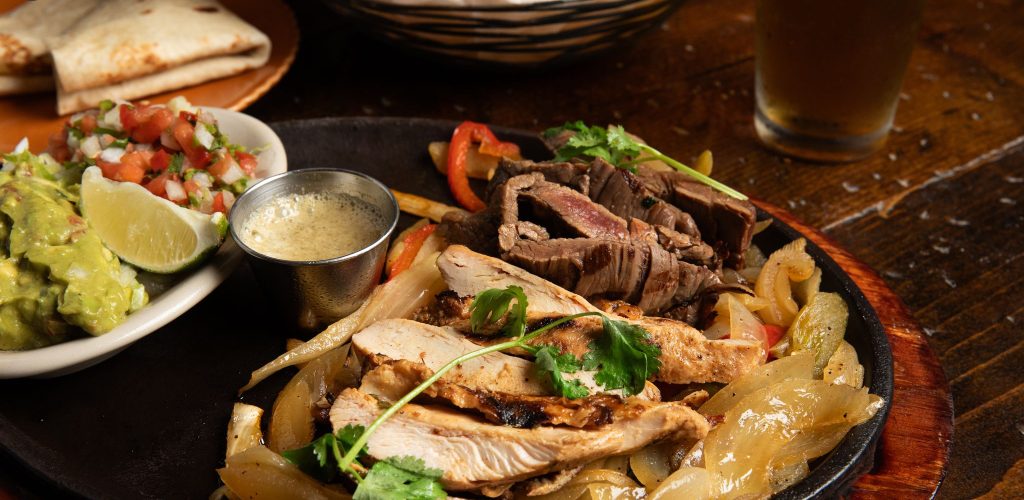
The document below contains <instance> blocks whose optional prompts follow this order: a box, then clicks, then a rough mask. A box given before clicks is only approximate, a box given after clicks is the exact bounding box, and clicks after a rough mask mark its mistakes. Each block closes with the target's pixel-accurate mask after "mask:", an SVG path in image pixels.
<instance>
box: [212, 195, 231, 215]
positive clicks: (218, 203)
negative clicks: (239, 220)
mask: <svg viewBox="0 0 1024 500" xmlns="http://www.w3.org/2000/svg"><path fill="white" fill-rule="evenodd" d="M213 211H214V212H220V213H227V212H228V207H227V206H226V205H225V204H224V192H223V191H218V192H217V195H216V196H214V197H213Z"/></svg>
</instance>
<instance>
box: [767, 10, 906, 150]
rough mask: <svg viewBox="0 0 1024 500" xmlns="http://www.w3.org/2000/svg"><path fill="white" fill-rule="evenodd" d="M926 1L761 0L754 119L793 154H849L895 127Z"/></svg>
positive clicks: (773, 143)
mask: <svg viewBox="0 0 1024 500" xmlns="http://www.w3.org/2000/svg"><path fill="white" fill-rule="evenodd" d="M923 5H924V0H758V1H757V55H756V95H757V109H756V113H755V119H754V123H755V126H756V128H757V132H758V136H759V137H760V138H761V140H762V141H763V142H765V143H766V144H767V145H768V146H770V147H772V148H774V149H777V150H780V151H782V152H784V153H787V154H791V155H793V156H798V157H803V158H808V159H813V160H825V161H849V160H855V159H859V158H862V157H864V156H867V155H868V154H870V153H872V152H874V151H876V150H878V149H879V148H881V146H882V145H883V144H884V143H885V138H886V136H887V135H888V133H889V129H890V128H891V127H892V119H893V115H894V114H895V113H896V103H897V101H898V99H899V94H900V86H901V84H902V82H903V74H904V73H905V72H906V68H907V61H908V60H909V59H910V51H911V49H912V48H913V45H914V40H915V38H916V35H917V28H918V25H919V24H920V19H921V9H922V7H923Z"/></svg>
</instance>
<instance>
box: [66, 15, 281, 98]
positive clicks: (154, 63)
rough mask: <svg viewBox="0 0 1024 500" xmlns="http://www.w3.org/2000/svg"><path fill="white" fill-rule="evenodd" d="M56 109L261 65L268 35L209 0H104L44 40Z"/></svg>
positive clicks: (154, 90) (168, 87)
mask: <svg viewBox="0 0 1024 500" xmlns="http://www.w3.org/2000/svg"><path fill="white" fill-rule="evenodd" d="M49 45H50V47H51V50H52V56H53V67H54V71H55V74H56V79H57V112H58V113H59V114H66V113H71V112H74V111H79V110H82V109H86V108H89V107H93V106H95V105H96V103H97V102H99V101H101V100H103V99H135V98H139V97H143V96H146V95H150V94H156V93H159V92H164V91H167V90H172V89H176V88H179V87H185V86H189V85H195V84H198V83H202V82H205V81H209V80H214V79H217V78H223V77H226V76H230V75H233V74H236V73H241V72H242V71H245V70H248V69H251V68H257V67H259V66H262V65H264V64H266V62H267V59H268V58H269V57H270V39H269V38H267V36H266V35H265V34H263V33H262V32H261V31H259V30H258V29H256V28H254V27H253V26H251V25H249V24H248V23H246V22H245V21H243V20H242V19H240V18H239V17H238V16H236V15H234V14H233V13H231V11H229V10H227V9H226V8H224V7H223V6H222V5H220V4H219V3H217V2H215V1H210V0H107V1H103V2H101V3H100V4H99V5H98V6H96V7H95V8H94V9H92V10H91V11H89V13H88V14H87V15H85V16H84V17H83V18H82V19H81V20H79V21H78V22H77V23H75V24H74V25H72V26H71V27H70V28H69V29H68V30H67V31H66V32H64V34H62V35H61V36H59V37H57V38H55V39H51V40H49Z"/></svg>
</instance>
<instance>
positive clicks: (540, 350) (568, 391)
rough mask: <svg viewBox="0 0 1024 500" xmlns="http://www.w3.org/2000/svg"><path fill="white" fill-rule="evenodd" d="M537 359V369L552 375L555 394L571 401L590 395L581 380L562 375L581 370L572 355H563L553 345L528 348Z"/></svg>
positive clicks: (535, 360)
mask: <svg viewBox="0 0 1024 500" xmlns="http://www.w3.org/2000/svg"><path fill="white" fill-rule="evenodd" d="M527 350H528V351H531V352H532V353H533V355H534V357H535V359H534V362H535V363H536V364H537V369H539V370H540V371H542V372H547V373H549V374H551V385H552V386H554V388H555V392H556V393H558V394H560V395H562V396H565V397H567V398H569V399H579V398H582V397H586V396H588V395H589V394H590V391H589V390H587V388H586V387H584V386H583V384H581V383H580V381H579V380H575V379H574V380H571V381H570V380H566V379H565V378H563V377H562V373H575V372H577V371H579V369H580V362H579V360H578V359H576V356H573V355H572V354H571V353H565V354H562V353H561V352H559V351H558V348H557V347H555V346H551V345H541V346H537V347H528V348H527Z"/></svg>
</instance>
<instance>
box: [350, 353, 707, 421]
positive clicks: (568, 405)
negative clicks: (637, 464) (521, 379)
mask: <svg viewBox="0 0 1024 500" xmlns="http://www.w3.org/2000/svg"><path fill="white" fill-rule="evenodd" d="M433 374H434V372H433V371H432V370H430V369H429V368H427V366H426V365H424V364H422V363H415V362H412V361H406V360H398V361H386V362H384V363H383V364H381V365H379V366H377V367H376V368H374V369H372V370H370V371H369V372H367V373H366V375H364V376H363V381H362V385H361V386H360V387H359V390H360V391H362V392H365V393H367V394H371V395H373V396H377V397H378V399H384V400H385V401H388V402H391V401H397V400H398V399H400V398H401V397H402V396H404V395H405V394H407V393H408V392H409V391H411V390H412V389H413V388H415V387H416V386H417V385H419V384H420V383H421V382H423V381H424V380H427V379H428V378H430V376H431V375H433ZM423 394H425V395H426V396H430V397H433V398H440V399H444V400H447V401H448V402H450V403H451V404H453V405H455V406H457V407H459V408H462V409H466V410H475V411H477V412H479V413H480V414H481V415H483V417H484V418H486V419H487V420H488V421H490V422H494V423H496V424H502V425H510V426H512V427H520V428H532V427H536V426H538V425H566V426H569V427H580V428H595V427H599V426H602V425H607V424H610V423H612V422H617V421H620V420H628V419H633V418H636V417H637V416H639V415H640V414H641V413H643V412H644V411H645V410H647V409H648V408H650V407H651V406H652V405H653V404H655V403H651V402H649V401H645V400H642V399H638V398H627V399H625V400H623V399H622V398H620V397H618V396H612V395H609V394H599V395H596V396H588V397H585V398H581V399H568V398H563V397H559V396H525V395H522V394H508V393H503V392H494V391H490V390H480V389H470V388H467V387H465V386H461V385H458V384H451V383H448V382H445V381H444V380H438V381H437V382H434V384H432V385H431V386H430V387H429V388H427V390H426V391H424V393H423ZM688 406H690V405H688ZM691 408H692V406H691Z"/></svg>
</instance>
